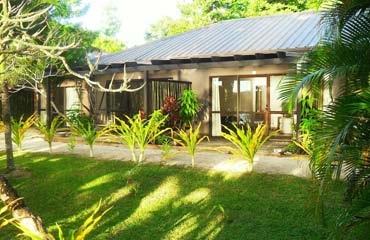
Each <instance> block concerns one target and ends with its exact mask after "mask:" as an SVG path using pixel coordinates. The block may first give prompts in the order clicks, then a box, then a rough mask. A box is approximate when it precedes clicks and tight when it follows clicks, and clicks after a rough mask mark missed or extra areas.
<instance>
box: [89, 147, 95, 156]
mask: <svg viewBox="0 0 370 240" xmlns="http://www.w3.org/2000/svg"><path fill="white" fill-rule="evenodd" d="M89 153H90V157H91V158H92V157H94V149H93V146H92V145H91V146H89Z"/></svg>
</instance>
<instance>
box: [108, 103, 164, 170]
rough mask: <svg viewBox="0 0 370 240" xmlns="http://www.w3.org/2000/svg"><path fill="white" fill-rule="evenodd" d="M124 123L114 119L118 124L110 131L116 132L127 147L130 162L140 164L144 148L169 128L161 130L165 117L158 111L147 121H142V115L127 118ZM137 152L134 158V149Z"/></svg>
mask: <svg viewBox="0 0 370 240" xmlns="http://www.w3.org/2000/svg"><path fill="white" fill-rule="evenodd" d="M125 117H126V121H127V123H126V122H125V121H123V120H121V119H118V118H116V121H117V122H118V123H119V124H114V125H113V126H112V129H113V131H114V132H116V133H117V134H118V135H119V136H120V138H121V141H122V143H123V144H125V145H127V146H128V147H129V148H130V150H131V154H132V160H133V161H135V162H137V163H138V164H141V163H142V162H143V160H144V152H145V148H146V147H147V146H148V144H149V143H151V142H154V141H155V139H156V138H157V137H158V136H160V135H161V134H163V133H165V132H166V131H168V130H170V129H169V128H165V129H162V127H163V126H164V124H165V122H166V119H167V116H164V115H162V113H161V111H160V110H157V111H154V112H153V114H152V115H151V116H150V118H149V119H143V117H142V114H140V112H139V114H137V115H136V116H134V117H133V118H130V117H128V116H125ZM136 147H137V148H138V150H139V156H138V158H137V157H136V154H135V149H136Z"/></svg>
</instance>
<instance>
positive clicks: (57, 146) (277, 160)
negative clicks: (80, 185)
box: [0, 130, 310, 177]
mask: <svg viewBox="0 0 370 240" xmlns="http://www.w3.org/2000/svg"><path fill="white" fill-rule="evenodd" d="M219 145H220V144H218V143H217V144H215V143H214V142H211V143H204V144H202V146H201V147H202V148H210V147H215V146H219ZM4 149H5V147H4V136H3V134H0V151H4ZM14 149H15V150H16V146H14ZM23 151H27V152H42V153H45V152H46V153H47V152H48V151H49V148H48V144H47V143H46V142H45V141H44V140H43V139H42V136H41V135H40V134H39V133H38V132H37V131H34V130H31V131H29V132H27V134H26V137H25V140H24V142H23ZM172 152H176V153H177V154H176V155H173V156H172V157H170V158H169V159H168V160H167V161H166V162H165V164H167V165H178V166H185V167H188V166H191V159H190V157H189V156H188V155H187V154H186V152H185V149H184V148H181V147H173V149H172ZM260 152H261V153H257V155H256V157H255V160H254V165H253V170H254V171H256V172H261V173H269V174H288V175H294V176H298V177H310V171H309V168H308V160H307V157H306V156H279V155H278V154H277V153H275V154H274V153H266V151H260ZM53 153H58V154H65V153H71V151H69V150H68V147H67V143H64V142H59V141H58V142H54V143H53ZM73 154H76V155H80V156H89V149H88V147H87V145H86V144H84V143H82V142H81V143H77V144H76V147H75V149H74V151H73ZM130 156H131V153H130V150H129V149H128V148H127V147H125V146H123V145H122V144H113V143H110V144H106V143H97V144H96V145H95V146H94V157H95V158H96V159H102V160H104V159H108V160H122V161H130ZM145 159H146V160H145V161H146V162H149V163H158V164H159V163H160V162H161V159H162V154H161V150H160V148H159V146H156V145H149V146H148V148H147V149H146V150H145ZM195 166H196V167H197V168H202V169H208V170H215V171H223V172H232V173H243V172H245V171H246V170H247V169H248V163H247V161H245V160H240V159H236V158H235V156H233V155H231V154H227V153H220V152H217V151H211V150H203V151H201V152H199V153H198V154H197V155H196V159H195Z"/></svg>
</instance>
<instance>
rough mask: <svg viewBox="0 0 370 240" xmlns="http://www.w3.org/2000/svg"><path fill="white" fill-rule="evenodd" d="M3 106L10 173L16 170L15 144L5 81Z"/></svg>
mask: <svg viewBox="0 0 370 240" xmlns="http://www.w3.org/2000/svg"><path fill="white" fill-rule="evenodd" d="M1 88H2V93H1V105H2V118H3V122H4V136H5V152H6V168H7V170H8V171H13V170H14V169H15V164H14V158H13V143H12V125H11V123H10V102H9V90H8V82H7V81H6V80H3V82H2V84H1Z"/></svg>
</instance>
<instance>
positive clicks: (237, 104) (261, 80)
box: [211, 76, 267, 136]
mask: <svg viewBox="0 0 370 240" xmlns="http://www.w3.org/2000/svg"><path fill="white" fill-rule="evenodd" d="M211 85H212V93H211V95H212V123H211V128H212V136H220V135H221V132H222V131H223V129H222V128H223V127H222V126H226V127H228V128H233V124H236V125H239V126H240V125H242V126H246V125H247V124H249V125H250V126H252V127H254V126H255V125H257V124H260V123H264V122H265V119H266V118H265V109H266V103H267V92H266V91H267V87H266V86H267V77H238V76H231V77H213V78H211Z"/></svg>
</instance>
